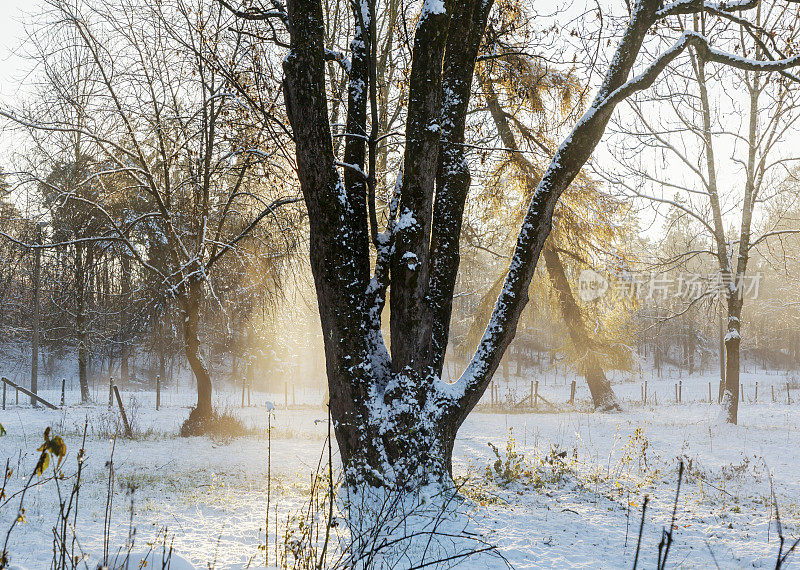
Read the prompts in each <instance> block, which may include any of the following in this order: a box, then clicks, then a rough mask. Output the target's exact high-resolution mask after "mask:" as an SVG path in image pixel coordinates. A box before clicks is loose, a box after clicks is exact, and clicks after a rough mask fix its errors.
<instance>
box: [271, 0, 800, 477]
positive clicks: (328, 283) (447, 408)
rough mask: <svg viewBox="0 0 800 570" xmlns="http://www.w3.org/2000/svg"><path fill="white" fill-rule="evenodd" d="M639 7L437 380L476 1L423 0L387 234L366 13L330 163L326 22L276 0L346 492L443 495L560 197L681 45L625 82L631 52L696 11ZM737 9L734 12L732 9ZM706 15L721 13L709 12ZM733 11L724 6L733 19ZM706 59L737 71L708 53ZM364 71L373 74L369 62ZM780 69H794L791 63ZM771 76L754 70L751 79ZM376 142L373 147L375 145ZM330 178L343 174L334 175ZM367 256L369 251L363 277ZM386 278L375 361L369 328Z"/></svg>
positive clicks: (368, 9) (480, 10) (484, 16)
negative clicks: (365, 487)
mask: <svg viewBox="0 0 800 570" xmlns="http://www.w3.org/2000/svg"><path fill="white" fill-rule="evenodd" d="M663 5H664V4H663V2H661V1H660V0H638V1H637V2H636V3H635V6H632V9H631V16H630V21H629V23H628V26H627V28H626V30H625V31H624V32H623V35H622V38H621V40H620V42H619V45H618V46H617V49H616V53H615V54H614V56H613V57H612V58H610V62H611V63H610V64H609V68H608V71H607V73H606V75H605V77H604V79H603V82H602V85H601V86H600V88H599V89H598V92H597V95H596V97H595V99H594V102H593V103H592V105H591V107H590V108H589V109H588V110H587V112H586V113H585V114H584V115H583V116H582V117H581V119H580V120H579V121H578V122H577V124H576V125H575V127H574V128H573V130H572V132H571V133H570V135H569V136H568V138H567V139H566V140H565V141H564V143H563V144H562V145H561V146H560V147H559V148H558V150H557V151H556V153H555V155H554V157H553V160H552V161H551V163H550V165H549V166H548V167H547V168H546V169H545V171H544V173H543V175H542V177H541V181H540V182H539V183H538V184H537V185H536V188H535V190H534V191H533V192H532V197H531V202H530V205H529V208H528V211H527V213H526V215H525V218H524V221H523V224H522V227H521V229H520V233H519V236H518V239H517V244H516V247H515V250H514V254H513V256H512V261H511V264H510V266H509V270H508V273H507V277H506V281H505V283H504V285H503V289H502V290H501V292H500V295H499V297H498V300H497V303H496V305H495V309H494V312H493V314H492V318H491V319H490V322H489V325H488V326H487V328H486V331H485V332H484V335H483V338H482V339H481V341H480V343H479V345H478V348H477V350H476V352H475V354H474V355H473V357H472V359H471V360H470V362H469V364H468V366H467V368H466V370H465V371H464V373H463V374H462V375H461V377H460V378H459V379H458V381H456V382H455V383H453V384H446V383H444V382H442V381H441V379H440V375H441V370H442V362H443V360H444V355H445V351H446V347H447V341H448V336H449V327H450V315H451V311H452V302H453V291H454V289H455V281H456V275H457V272H458V266H459V238H460V233H461V223H462V216H463V213H464V206H465V202H466V198H467V193H468V190H469V186H470V173H469V169H468V163H467V160H466V154H465V153H466V150H465V148H466V146H467V145H465V137H464V129H465V124H466V117H467V112H468V108H469V101H470V96H471V88H472V79H473V72H474V67H475V61H476V57H477V52H478V46H479V45H480V41H481V38H482V36H483V33H484V30H485V28H486V22H487V20H488V13H489V10H490V8H491V0H461V1H460V2H456V1H455V0H447V1H446V2H444V3H443V2H439V1H435V0H426V1H425V2H423V5H422V12H421V14H420V17H419V20H418V24H417V27H416V31H415V35H414V45H413V48H412V55H411V61H412V64H411V72H410V74H409V79H408V90H407V93H408V105H407V107H406V110H407V120H406V133H405V139H404V140H405V149H404V158H403V167H402V170H401V172H400V173H399V176H398V183H397V185H396V189H398V190H399V195H398V194H396V195H395V197H394V200H392V201H391V207H390V212H389V222H388V228H387V230H386V232H385V233H382V234H378V232H377V228H376V226H377V224H376V223H374V222H375V207H376V206H375V201H374V194H375V192H374V184H375V175H376V173H375V171H374V169H373V165H374V163H375V161H374V160H373V159H374V158H375V157H374V156H371V157H370V161H369V167H367V161H366V160H365V152H364V146H365V145H366V144H367V142H368V141H369V143H370V145H369V146H370V147H371V148H373V149H374V147H375V145H376V142H377V141H376V139H375V133H374V132H373V133H371V134H370V135H366V136H365V133H367V132H368V131H369V130H368V128H367V119H366V116H367V113H366V108H367V101H366V99H367V94H369V98H370V100H371V102H372V103H373V104H372V105H371V107H372V109H373V112H372V124H373V125H376V124H377V121H378V116H377V114H376V113H375V112H374V109H375V104H374V100H375V92H376V88H375V87H376V86H375V84H374V83H375V80H374V68H373V69H372V70H370V69H369V66H370V65H374V62H375V61H377V58H376V57H375V50H374V42H373V40H372V38H371V34H373V33H374V32H370V31H368V29H369V28H371V29H372V30H374V29H375V26H374V25H373V22H372V18H374V16H375V14H374V6H375V3H373V2H369V1H367V0H361V1H354V2H353V3H352V5H351V7H352V9H353V10H354V15H353V18H352V20H351V22H352V24H353V26H354V27H355V28H356V29H355V30H354V37H355V38H357V40H358V41H354V42H353V43H352V46H351V47H352V49H351V58H350V65H349V66H348V71H349V82H350V83H349V85H350V89H349V95H348V120H347V130H346V133H345V134H344V139H345V145H344V146H345V152H344V156H346V157H348V158H349V159H351V160H344V161H342V160H340V159H339V157H337V156H336V154H335V153H334V144H333V140H332V132H331V125H330V117H329V105H328V97H327V95H326V80H325V60H326V57H328V56H330V55H331V54H329V53H327V54H326V51H325V44H324V32H325V18H324V14H323V10H322V5H321V2H320V0H289V1H288V2H287V9H288V13H287V14H285V21H286V23H287V26H288V30H289V37H290V49H289V53H288V54H287V56H286V58H285V59H284V61H283V69H284V84H283V87H284V99H285V102H286V109H287V116H288V118H289V122H290V124H291V127H292V134H293V141H294V144H295V154H296V159H297V173H298V178H299V181H300V187H301V190H302V192H303V197H304V200H305V203H306V207H307V209H308V212H309V227H310V230H309V231H310V256H311V269H312V272H313V275H314V282H315V286H316V291H317V300H318V304H319V312H320V320H321V324H322V331H323V335H324V339H325V357H326V364H327V372H328V386H329V391H330V412H331V416H332V418H333V423H334V429H335V431H336V439H337V441H338V443H339V450H340V452H341V457H342V461H343V463H344V467H345V476H346V479H347V482H348V483H350V484H351V485H354V484H358V483H359V482H363V481H367V482H370V483H372V484H375V485H387V486H388V485H392V486H396V485H404V486H418V485H422V484H425V483H430V482H439V483H447V482H448V480H449V481H451V479H450V477H449V474H450V467H451V457H452V451H453V444H454V442H455V436H456V433H457V431H458V428H459V427H460V426H461V424H462V423H463V422H464V420H465V419H466V417H467V415H468V414H469V413H470V412H471V411H472V409H473V408H474V407H475V405H477V403H478V401H479V400H480V398H481V396H482V395H483V393H484V391H485V390H486V389H487V387H488V386H489V383H490V381H491V378H492V376H493V375H494V373H495V372H496V371H497V368H498V366H499V365H500V362H501V359H502V357H503V354H504V353H505V351H506V349H507V348H508V346H509V344H510V343H511V341H512V340H513V338H514V335H515V333H516V328H517V323H518V322H519V318H520V315H521V313H522V310H523V309H524V308H525V306H526V304H527V302H528V291H529V287H530V283H531V280H532V279H533V276H534V273H535V270H536V265H537V263H538V260H539V256H540V254H541V251H542V248H543V247H544V244H545V241H546V239H547V237H548V235H549V233H550V229H551V223H552V219H553V213H554V211H555V207H556V204H557V202H558V199H559V197H560V196H561V194H562V193H563V192H564V190H566V189H567V188H568V187H569V185H570V184H572V182H573V181H574V179H575V176H576V175H577V174H578V173H579V172H580V170H581V168H583V166H584V164H585V163H586V161H587V160H588V159H589V157H590V156H591V154H592V152H593V151H594V149H595V147H596V146H597V144H598V143H599V142H600V139H601V137H602V135H603V133H604V131H605V128H606V126H607V124H608V121H609V120H610V118H611V114H612V113H613V111H614V108H615V107H616V105H617V104H618V103H619V102H620V101H622V100H624V99H625V98H626V97H628V96H630V95H632V94H633V93H635V92H637V91H640V90H642V89H646V88H648V87H649V86H650V85H652V83H653V81H655V79H656V78H657V77H658V75H659V74H660V73H661V72H662V71H663V70H664V69H666V68H667V67H668V66H669V64H670V63H671V62H672V61H673V60H674V59H675V58H676V57H677V56H678V55H679V54H680V53H681V52H682V51H684V50H686V49H687V48H688V47H689V46H690V45H691V46H694V47H696V48H698V49H700V48H703V46H704V45H705V44H704V43H703V38H701V37H700V36H698V35H695V36H691V35H684V36H682V37H681V40H680V41H679V43H678V44H677V45H676V47H674V48H672V49H670V50H668V51H667V52H665V53H664V54H663V55H662V57H660V58H659V59H658V60H657V61H656V62H655V63H653V64H652V65H650V66H648V67H647V69H645V71H643V72H642V73H640V74H638V75H637V76H635V77H634V78H631V79H630V80H629V79H628V78H629V76H630V74H631V70H632V68H633V66H634V64H635V63H636V59H637V55H638V54H639V51H640V49H641V46H642V43H643V41H644V40H645V38H646V37H647V34H648V31H649V30H650V29H652V27H653V25H654V24H656V22H658V21H659V20H660V19H662V18H664V17H666V15H668V14H672V13H673V12H677V13H686V12H687V11H690V12H691V11H695V12H696V11H698V10H703V9H704V8H703V6H704V5H702V4H698V5H697V6H695V3H676V4H675V5H674V6H670V7H669V8H664V9H663V10H662V7H663ZM737 6H738V5H737ZM720 9H721V10H726V9H727V7H725V6H723V7H722V8H720ZM732 9H735V8H732ZM709 57H711V58H716V59H717V60H718V61H722V62H723V63H731V65H743V64H742V63H741V60H740V59H734V58H726V57H725V56H724V55H719V54H717V53H716V52H714V53H711V52H709ZM370 62H373V63H372V64H371V63H370ZM792 64H794V60H792ZM786 65H787V63H786V62H768V63H763V62H760V63H759V66H760V68H763V69H769V68H778V67H779V66H786ZM385 134H388V133H385ZM339 168H342V169H343V172H344V176H342V175H341V174H340V173H339V170H338V169H339ZM370 243H371V244H372V245H373V246H374V248H375V251H376V254H377V256H376V260H375V269H374V273H373V272H372V270H371V262H370V254H369V253H370ZM390 279H391V299H390V313H391V315H390V323H389V324H390V332H391V349H392V353H391V355H390V354H389V351H388V350H387V346H386V344H385V342H384V339H383V335H382V332H381V314H382V312H383V308H384V305H385V302H386V293H387V290H389V281H390Z"/></svg>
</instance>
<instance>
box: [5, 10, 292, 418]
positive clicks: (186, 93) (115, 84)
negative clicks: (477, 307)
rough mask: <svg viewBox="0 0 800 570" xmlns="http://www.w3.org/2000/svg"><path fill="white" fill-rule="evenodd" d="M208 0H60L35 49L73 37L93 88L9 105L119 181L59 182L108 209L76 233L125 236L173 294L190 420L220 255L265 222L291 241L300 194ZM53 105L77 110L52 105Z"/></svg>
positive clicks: (67, 45) (66, 197)
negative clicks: (260, 124) (89, 188)
mask: <svg viewBox="0 0 800 570" xmlns="http://www.w3.org/2000/svg"><path fill="white" fill-rule="evenodd" d="M204 4H205V3H203V2H195V3H190V2H170V3H157V4H151V3H147V2H138V1H137V0H129V1H126V2H123V3H121V4H115V5H114V6H109V5H106V4H105V3H102V2H97V3H93V2H83V1H73V0H52V1H51V2H50V6H51V9H52V16H53V21H52V22H49V24H50V25H49V27H48V28H47V33H48V36H47V38H48V41H49V42H51V43H49V44H48V48H47V49H42V50H40V53H41V54H42V57H43V59H44V62H50V61H52V58H53V53H62V52H63V51H65V50H66V51H69V50H75V49H79V50H81V52H82V53H84V54H86V56H87V57H86V58H85V60H84V59H81V62H82V65H84V67H85V69H86V71H85V73H86V76H87V77H88V79H87V80H86V81H87V84H88V85H89V87H88V89H87V90H88V91H89V92H90V93H91V97H89V98H88V100H86V101H83V100H79V99H77V98H76V97H75V95H74V92H75V90H74V89H52V90H50V91H49V94H50V96H51V97H53V98H55V99H56V103H57V105H52V104H50V103H49V102H46V101H45V102H43V103H42V104H40V105H37V106H35V107H33V108H27V109H23V110H21V111H18V112H11V111H3V115H4V116H5V117H6V118H8V119H10V120H11V121H13V122H14V123H15V124H16V125H19V126H21V127H22V128H24V129H27V130H28V131H29V132H30V133H32V134H34V135H35V136H36V137H37V140H39V141H42V142H40V143H39V144H41V145H46V144H48V143H49V144H51V145H54V143H53V141H52V137H54V136H60V135H63V134H65V133H66V134H68V135H70V136H72V137H78V136H79V137H81V138H82V139H83V140H84V141H86V142H85V146H86V148H87V153H90V154H91V155H92V156H93V157H94V161H93V162H94V164H95V165H97V166H96V167H95V168H93V169H92V170H91V171H90V172H88V173H86V176H85V177H84V180H83V181H82V183H83V182H88V181H91V182H92V184H94V185H96V186H98V187H101V188H102V187H103V186H104V185H106V186H111V183H112V181H113V183H114V185H115V186H114V188H115V191H107V192H101V193H99V194H98V195H97V196H95V197H92V198H86V197H83V196H78V195H76V194H75V193H74V192H70V191H69V190H68V189H67V188H64V187H58V186H57V187H56V190H58V192H59V200H61V201H62V202H66V203H69V202H75V201H77V202H80V203H82V204H85V205H86V206H87V209H88V210H89V211H90V212H91V214H92V216H94V217H96V218H98V219H100V220H101V221H102V225H101V227H100V228H99V229H98V230H97V231H94V232H93V233H92V235H89V236H85V237H83V236H81V237H80V238H77V239H75V238H73V239H72V240H71V243H83V242H85V243H89V242H97V241H100V242H104V243H113V244H120V245H121V246H122V248H123V249H124V250H125V252H126V253H125V256H123V258H122V263H123V265H125V264H127V263H128V261H131V262H133V263H135V264H136V265H137V266H138V267H140V268H141V270H142V271H144V272H145V274H147V275H149V276H150V277H151V278H152V280H153V281H154V282H155V283H157V284H158V288H159V290H160V292H161V294H162V295H164V296H166V297H168V298H170V299H173V300H174V301H176V303H177V305H178V308H179V310H180V314H181V320H180V322H181V325H182V333H183V340H184V353H185V356H186V358H187V360H188V362H189V365H190V367H191V369H192V371H193V373H194V375H195V378H196V380H197V406H196V408H195V409H194V410H193V411H192V413H191V415H190V418H189V420H188V423H187V424H186V426H185V427H186V432H187V433H193V432H196V431H200V430H202V429H203V426H204V424H205V422H207V421H208V420H209V419H211V418H212V399H211V396H212V382H211V376H210V372H209V367H208V364H207V363H206V361H205V358H204V355H203V351H202V349H201V337H200V327H201V319H202V306H203V303H204V300H205V299H206V298H207V297H208V298H210V299H212V300H213V301H215V302H216V303H217V305H218V306H219V307H220V308H221V305H220V303H219V300H218V299H216V295H215V293H214V289H213V281H212V279H211V277H212V276H213V274H214V272H215V271H216V269H217V267H218V266H219V265H220V263H221V260H223V259H226V258H228V257H234V256H235V257H241V258H243V259H244V258H247V257H248V256H252V255H255V254H257V253H258V251H257V250H258V248H257V247H253V246H254V243H257V242H253V241H252V240H251V239H250V238H251V236H253V234H254V230H255V229H256V228H257V227H259V226H260V225H267V224H271V225H272V227H273V228H275V227H277V228H279V229H278V230H277V231H278V233H279V234H281V236H282V237H281V240H280V241H279V242H276V243H278V244H280V247H281V249H282V250H283V251H285V249H284V248H283V246H284V245H286V246H288V247H295V246H296V241H293V240H292V239H291V237H290V236H289V235H288V233H287V229H291V228H292V227H294V226H295V225H296V223H297V214H296V209H294V210H292V209H289V208H283V207H284V206H288V205H291V204H293V203H295V202H297V201H298V199H297V198H295V197H294V195H293V191H292V190H291V188H288V187H287V185H286V184H285V182H284V181H283V180H282V178H281V176H280V172H281V169H282V168H283V163H282V160H281V158H280V151H279V149H277V148H275V147H270V143H269V140H268V137H267V135H265V133H264V131H263V130H259V129H258V128H255V127H254V126H253V125H254V123H255V122H254V121H252V120H248V119H247V112H246V109H245V108H244V107H243V106H242V105H241V103H240V102H239V101H238V100H237V99H236V97H235V96H234V93H233V92H232V91H231V89H230V87H229V85H228V83H227V82H226V80H225V79H224V77H223V76H222V75H221V74H220V73H219V72H218V66H219V65H220V62H230V61H235V60H236V59H237V58H238V57H239V50H240V49H241V42H239V41H237V40H236V39H234V40H233V41H223V38H226V37H227V33H228V32H227V30H228V27H229V26H230V25H231V24H233V23H234V22H232V18H231V16H229V15H227V13H226V12H225V11H224V10H223V9H222V8H221V7H219V6H218V5H216V4H212V5H211V6H205V5H204ZM59 42H62V43H59ZM76 46H77V47H76ZM67 61H72V60H70V59H68V60H67ZM54 108H55V109H59V108H69V109H71V110H72V111H73V112H71V113H51V112H50V111H51V110H52V109H54ZM29 175H30V176H31V177H33V178H36V173H35V172H33V173H29ZM120 204H122V206H121V207H120ZM284 210H285V211H284ZM255 239H257V238H255ZM50 245H51V246H52V245H54V244H50ZM123 273H124V274H125V275H126V277H125V278H124V279H123V289H124V291H123V294H128V285H126V284H125V279H127V275H129V273H130V272H127V271H125V268H124V267H123ZM121 318H122V319H126V315H125V314H124V312H123V314H122V316H121ZM124 323H125V321H124V320H123V326H124Z"/></svg>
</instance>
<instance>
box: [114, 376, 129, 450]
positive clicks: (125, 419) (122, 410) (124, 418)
mask: <svg viewBox="0 0 800 570" xmlns="http://www.w3.org/2000/svg"><path fill="white" fill-rule="evenodd" d="M113 391H114V394H115V395H116V396H117V405H118V406H119V414H120V415H121V416H122V424H123V425H124V426H125V435H127V436H128V437H129V438H132V437H133V432H132V431H131V424H129V423H128V415H127V414H126V413H125V408H124V407H122V398H121V397H120V395H119V390H118V389H117V387H116V386H114V387H113Z"/></svg>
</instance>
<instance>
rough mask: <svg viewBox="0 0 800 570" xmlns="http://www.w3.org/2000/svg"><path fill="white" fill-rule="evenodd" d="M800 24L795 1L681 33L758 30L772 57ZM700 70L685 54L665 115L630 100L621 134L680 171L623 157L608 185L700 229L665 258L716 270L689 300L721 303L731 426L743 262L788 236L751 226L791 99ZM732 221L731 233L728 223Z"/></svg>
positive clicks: (773, 175) (758, 57)
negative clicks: (734, 183)
mask: <svg viewBox="0 0 800 570" xmlns="http://www.w3.org/2000/svg"><path fill="white" fill-rule="evenodd" d="M799 18H800V11H798V9H797V7H796V5H793V4H789V5H785V4H772V5H769V6H763V7H759V8H758V9H756V11H755V15H754V17H753V19H752V22H747V23H741V22H740V21H738V20H734V22H733V24H730V22H724V24H728V25H725V26H722V25H720V23H719V22H717V23H716V24H717V26H716V28H712V24H714V22H712V21H707V20H706V18H705V17H704V16H703V15H696V16H695V17H694V18H693V19H692V20H690V23H689V25H688V27H689V28H691V30H692V31H691V32H688V33H703V34H711V33H713V34H714V35H715V36H717V37H718V38H720V41H724V40H725V38H726V36H727V39H728V41H731V42H735V43H736V44H737V45H739V46H746V45H747V42H746V41H745V39H746V36H747V34H748V32H750V31H753V30H759V31H760V34H761V36H759V37H763V38H764V39H770V38H771V39H770V41H771V42H772V45H774V46H775V47H776V49H778V51H780V49H787V47H788V48H791V46H792V45H793V43H794V42H795V41H796V38H797V25H798V23H799V22H800V19H799ZM679 24H683V21H682V20H681V21H680V22H679ZM754 33H755V32H754ZM779 42H780V43H779ZM744 55H745V56H747V57H750V58H752V59H753V60H754V61H766V60H768V59H769V58H770V57H771V54H770V51H769V50H768V49H767V46H766V45H765V44H762V43H758V42H757V43H756V44H755V45H753V46H752V47H749V48H748V47H745V48H744ZM708 67H709V57H708V54H707V53H706V52H705V51H704V50H698V49H694V48H693V49H691V50H690V65H689V66H688V73H687V74H685V75H684V74H682V73H681V72H676V73H673V74H672V76H671V80H670V82H669V85H668V92H660V93H657V94H656V97H657V99H658V100H665V99H667V98H670V99H672V105H671V106H672V109H671V111H672V112H671V113H661V114H660V115H655V114H654V113H652V112H649V111H651V110H652V109H653V108H654V107H653V105H652V104H651V105H647V104H645V103H643V102H640V103H638V104H635V103H631V109H632V110H633V113H634V116H635V118H636V122H637V125H638V127H639V129H640V130H639V131H638V132H632V131H631V130H630V129H623V130H622V132H623V133H624V135H623V136H624V137H625V140H628V141H630V140H631V135H634V137H636V136H638V137H640V143H641V144H646V145H648V146H649V147H650V148H652V149H657V150H656V152H663V153H665V155H666V154H668V155H669V156H672V157H674V158H675V159H677V161H678V162H679V163H680V164H681V165H682V166H684V167H685V169H686V172H687V173H688V175H686V176H678V175H676V174H675V173H674V172H660V171H658V170H656V169H654V168H652V167H650V168H646V167H645V168H642V167H641V166H640V164H641V163H642V161H641V159H640V158H639V157H637V156H630V155H631V153H630V152H626V154H627V155H628V156H630V158H631V159H630V160H629V161H628V162H627V169H626V171H623V172H624V174H623V175H622V176H617V177H614V179H613V180H614V181H615V183H617V184H618V186H619V187H622V188H628V189H629V190H630V192H631V193H632V194H633V195H635V196H639V197H644V198H646V199H648V200H651V201H653V202H655V203H656V204H661V205H663V204H667V205H669V206H671V207H672V208H674V210H675V212H677V213H678V214H679V215H680V216H685V217H687V218H688V219H690V220H691V221H692V222H693V223H694V224H695V225H697V227H698V228H700V233H701V235H702V236H703V237H704V238H705V241H703V240H698V242H697V247H694V248H690V249H687V250H686V251H684V252H679V253H678V254H677V256H672V258H671V259H665V262H666V263H671V264H673V265H674V264H676V263H680V262H681V260H685V259H695V258H698V257H699V258H702V259H705V260H706V261H711V262H712V263H714V264H716V266H717V272H718V273H717V275H718V277H719V280H718V282H716V283H715V282H714V281H713V280H712V281H711V286H709V287H707V288H706V289H705V290H704V291H702V293H701V294H700V296H699V297H697V296H694V297H693V298H691V299H689V302H690V303H691V304H694V303H697V302H699V301H701V300H702V299H704V298H705V299H709V298H711V297H713V296H715V295H717V294H719V296H720V297H721V299H722V300H723V302H724V304H725V306H726V313H727V314H726V324H725V327H726V333H725V336H724V345H725V387H724V396H723V414H724V416H725V419H726V421H728V422H730V423H734V424H735V423H737V421H738V404H739V386H740V377H739V369H740V346H741V342H742V318H743V316H742V308H743V306H744V301H745V296H746V292H747V290H748V289H750V288H751V287H750V285H751V284H752V281H753V279H757V277H753V278H751V275H750V272H749V268H750V261H751V259H752V258H753V256H754V254H755V252H756V251H757V250H758V248H764V247H765V246H766V245H767V242H769V241H770V240H775V239H776V238H778V237H780V236H782V235H786V234H790V233H793V232H795V231H796V230H794V229H789V228H785V227H779V226H780V225H781V220H780V219H779V218H776V217H775V216H773V217H772V219H771V220H768V221H766V223H764V224H759V220H758V219H757V216H758V214H759V211H761V212H762V213H766V207H768V206H769V204H770V203H771V202H774V201H775V200H776V199H778V198H779V197H780V195H781V194H782V193H785V192H786V186H785V185H782V184H781V183H780V181H781V179H782V178H784V177H785V176H786V175H787V174H788V172H789V169H790V167H791V164H792V163H793V161H796V160H797V157H796V155H795V154H794V153H787V152H785V146H782V145H784V144H785V142H786V140H787V136H789V135H791V134H792V133H793V132H794V131H795V130H796V125H797V121H798V120H800V107H798V103H799V102H800V99H798V90H797V84H796V81H795V78H794V76H791V75H789V76H786V75H777V76H775V75H772V74H770V73H768V72H765V71H762V70H759V69H758V68H755V69H743V70H739V72H738V73H732V72H723V73H721V74H715V73H712V72H710V70H709V69H708ZM732 81H733V82H736V83H737V84H740V85H741V89H739V90H738V91H739V94H740V95H741V97H740V99H741V100H743V105H742V107H743V108H742V109H741V117H743V125H742V127H741V128H740V129H737V125H736V122H737V121H738V113H735V112H732V109H736V107H735V105H736V102H735V95H734V93H735V92H736V88H735V87H734V86H733V85H731V82H732ZM715 86H720V87H724V88H725V90H724V92H726V93H727V96H726V97H721V96H715V92H714V87H715ZM717 92H722V89H719V90H718V91H717ZM676 94H677V95H676ZM731 99H734V101H733V102H732V101H731ZM634 140H635V139H634ZM731 140H733V143H732V144H731V142H730V141H731ZM622 144H623V145H624V144H625V142H623V143H622ZM726 144H727V145H728V146H732V147H733V148H734V151H732V154H733V157H732V159H731V162H732V163H733V164H732V165H731V166H733V168H737V167H740V168H741V175H739V176H738V180H739V188H728V186H729V183H727V181H725V180H720V172H721V171H722V170H723V169H724V168H725V162H724V160H723V159H721V158H720V154H721V153H720V148H724V146H725V145H726ZM640 150H641V148H640ZM737 151H738V152H737ZM633 180H638V181H641V182H642V184H637V183H635V182H633ZM643 188H644V189H650V188H654V190H655V191H653V192H651V191H649V190H643ZM665 194H666V195H665ZM731 223H735V224H736V227H735V228H731V227H729V226H728V224H731Z"/></svg>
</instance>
